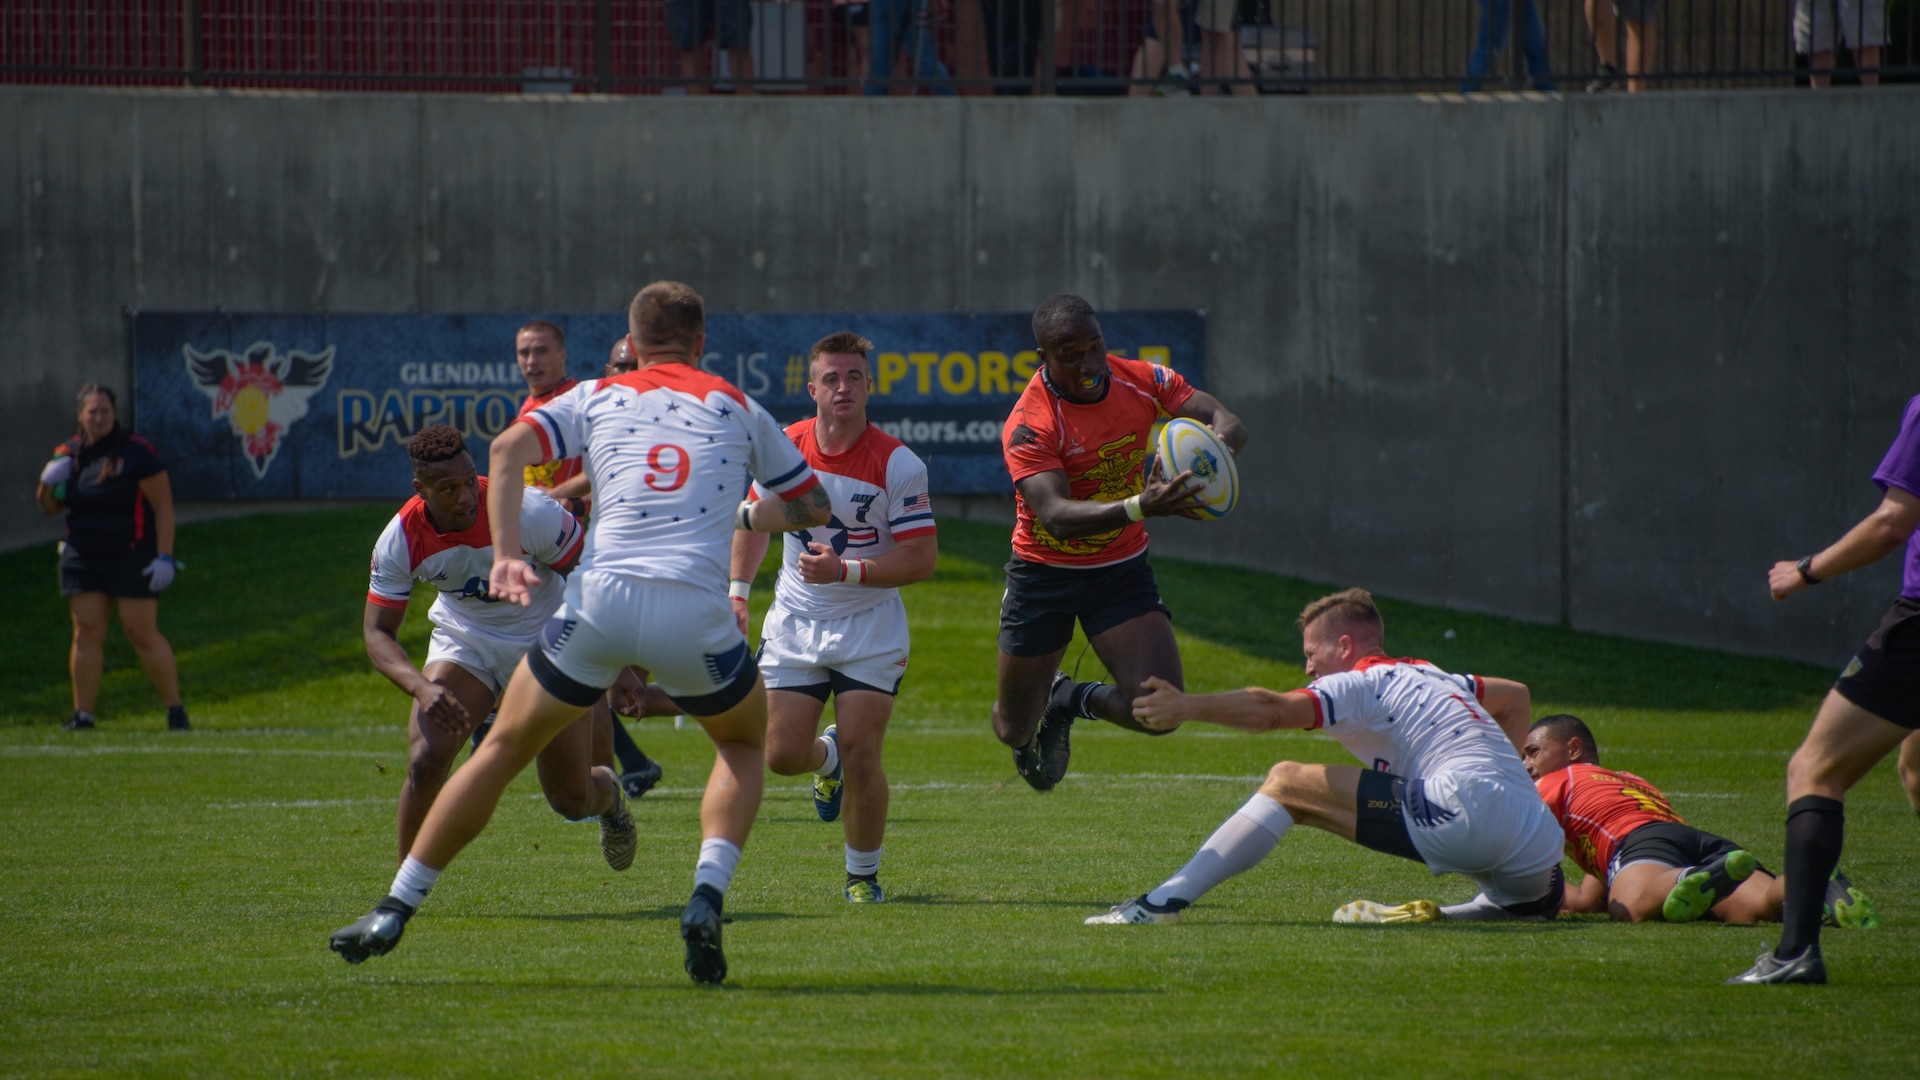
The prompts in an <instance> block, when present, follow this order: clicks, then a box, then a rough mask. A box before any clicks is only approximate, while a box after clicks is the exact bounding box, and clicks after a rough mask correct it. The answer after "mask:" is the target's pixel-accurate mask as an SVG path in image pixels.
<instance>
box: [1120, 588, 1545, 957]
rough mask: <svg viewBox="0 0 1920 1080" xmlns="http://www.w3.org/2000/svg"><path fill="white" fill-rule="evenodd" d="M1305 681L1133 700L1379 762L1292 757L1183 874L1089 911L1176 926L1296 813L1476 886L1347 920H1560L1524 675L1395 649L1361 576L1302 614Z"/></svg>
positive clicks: (1350, 911)
mask: <svg viewBox="0 0 1920 1080" xmlns="http://www.w3.org/2000/svg"><path fill="white" fill-rule="evenodd" d="M1299 627H1300V638H1301V645H1302V649H1303V651H1304V652H1305V653H1306V658H1307V664H1306V667H1307V675H1308V677H1309V678H1311V679H1312V680H1313V681H1312V682H1310V683H1309V684H1308V685H1307V686H1306V688H1305V689H1302V690H1293V691H1288V692H1286V693H1275V692H1274V691H1272V690H1263V689H1261V688H1259V687H1249V688H1248V689H1245V690H1235V691H1232V692H1229V693H1224V694H1187V693H1182V692H1181V691H1179V690H1177V689H1175V688H1174V687H1173V686H1171V685H1170V684H1168V683H1167V682H1166V681H1165V680H1162V679H1157V678H1156V679H1150V680H1148V683H1149V691H1150V692H1149V693H1147V694H1146V695H1144V696H1142V697H1140V698H1139V699H1138V700H1136V701H1135V702H1134V703H1133V711H1134V715H1135V716H1136V717H1138V718H1139V719H1140V722H1141V723H1142V724H1144V725H1145V726H1146V727H1148V728H1150V729H1154V730H1165V729H1169V728H1172V727H1174V726H1175V725H1177V724H1181V723H1185V722H1187V721H1190V720H1203V721H1206V722H1207V723H1212V724H1221V725H1223V726H1226V727H1231V728H1238V729H1239V730H1241V731H1256V732H1257V731H1273V730H1275V729H1280V728H1291V729H1293V730H1297V731H1319V730H1324V731H1326V732H1327V734H1329V735H1332V736H1333V737H1334V738H1335V739H1338V740H1339V741H1340V743H1341V745H1343V746H1345V747H1346V748H1347V749H1348V750H1350V751H1352V752H1353V755H1354V756H1355V757H1357V758H1359V759H1360V760H1362V761H1368V762H1371V763H1372V767H1371V768H1360V767H1357V766H1353V765H1303V764H1300V763H1298V762H1292V761H1283V762H1281V763H1279V764H1278V765H1275V766H1274V767H1273V769H1272V770H1271V771H1269V772H1268V773H1267V779H1266V782H1265V783H1263V784H1261V785H1260V790H1259V791H1258V792H1257V793H1255V795H1254V796H1253V798H1251V799H1248V800H1247V802H1246V805H1244V806H1242V807H1241V808H1240V809H1239V810H1238V811H1237V812H1236V813H1235V814H1234V815H1233V816H1232V817H1230V818H1228V819H1227V820H1226V822H1225V823H1224V824H1222V825H1221V826H1220V828H1219V829H1217V830H1215V831H1214V834H1213V835H1212V836H1210V837H1208V838H1207V842H1206V843H1205V844H1203V845H1201V847H1200V850H1199V852H1198V853H1196V854H1195V855H1194V856H1193V858H1192V859H1190V860H1188V862H1187V865H1185V866H1183V867H1181V868H1180V872H1179V873H1177V874H1175V875H1173V876H1172V877H1170V878H1168V879H1167V880H1166V881H1164V882H1162V883H1161V884H1160V885H1159V886H1157V887H1155V888H1154V889H1152V890H1151V891H1149V892H1147V893H1145V894H1144V895H1141V896H1138V897H1135V898H1134V899H1131V900H1128V901H1126V902H1124V903H1121V904H1118V905H1116V906H1115V907H1114V908H1113V909H1112V910H1111V911H1108V912H1107V913H1106V914H1104V915H1095V916H1092V917H1091V918H1089V919H1087V920H1086V921H1087V922H1088V923H1172V922H1179V921H1180V912H1181V910H1182V909H1184V908H1185V907H1187V905H1189V904H1191V903H1193V902H1194V901H1195V900H1198V899H1199V898H1200V897H1201V896H1203V895H1204V894H1205V893H1206V892H1207V890H1209V889H1211V888H1213V887H1214V886H1215V885H1218V884H1220V883H1221V882H1222V881H1225V880H1226V879H1227V878H1229V877H1232V876H1233V875H1235V874H1238V873H1240V872H1242V871H1244V870H1248V869H1251V868H1252V867H1253V866H1254V865H1255V864H1256V863H1258V862H1259V861H1260V860H1261V859H1264V858H1266V856H1267V853H1268V852H1270V851H1272V850H1273V848H1274V845H1276V844H1278V843H1279V842H1280V840H1281V838H1283V837H1285V836H1286V835H1287V830H1289V829H1291V828H1292V827H1293V826H1294V825H1295V824H1300V825H1311V826H1313V827H1314V828H1316V829H1324V830H1326V831H1327V832H1330V833H1333V834H1334V835H1335V836H1339V837H1342V838H1343V839H1347V840H1351V841H1353V842H1355V843H1357V844H1360V845H1362V846H1363V847H1369V848H1372V849H1373V850H1375V851H1380V852H1385V853H1386V854H1388V855H1398V856H1400V857H1401V858H1403V859H1412V860H1414V861H1415V862H1420V863H1424V864H1425V865H1426V866H1427V868H1428V869H1429V870H1431V871H1433V872H1434V873H1435V874H1445V873H1457V874H1464V875H1466V876H1467V877H1468V878H1470V879H1472V881H1473V882H1474V883H1475V884H1476V885H1478V886H1479V887H1480V894H1479V895H1477V896H1475V897H1474V898H1473V899H1472V900H1469V901H1467V902H1466V903H1463V904H1454V905H1452V906H1449V907H1445V908H1440V907H1436V906H1435V905H1434V904H1433V903H1432V902H1430V901H1426V900H1416V901H1414V902H1412V903H1411V904H1402V905H1400V906H1398V907H1386V906H1384V905H1381V904H1375V903H1373V902H1372V901H1368V900H1356V901H1354V902H1353V903H1351V904H1348V905H1347V906H1345V907H1343V908H1341V909H1340V911H1339V912H1338V913H1336V914H1335V916H1334V918H1335V921H1338V922H1430V921H1432V920H1435V919H1440V918H1449V919H1472V920H1486V919H1536V920H1538V919H1551V918H1553V917H1554V916H1555V915H1557V914H1559V912H1560V901H1561V893H1562V890H1563V888H1564V882H1563V881H1562V878H1561V876H1560V848H1561V842H1562V837H1561V833H1560V826H1559V825H1558V824H1556V823H1555V822H1554V820H1553V815H1552V814H1549V813H1547V808H1546V806H1544V805H1543V804H1542V803H1541V802H1540V796H1539V795H1538V794H1537V793H1536V792H1535V791H1534V788H1533V782H1532V780H1531V779H1530V778H1529V777H1528V776H1527V771H1526V769H1525V768H1524V767H1523V766H1522V765H1521V764H1520V755H1519V753H1518V751H1517V750H1516V747H1518V746H1519V744H1520V742H1521V741H1522V739H1523V738H1524V737H1525V734H1526V730H1527V719H1528V709H1529V708H1530V704H1529V699H1528V695H1527V688H1526V687H1525V686H1523V685H1521V684H1520V683H1517V682H1510V681H1508V680H1505V679H1483V678H1480V677H1479V676H1476V675H1452V674H1448V673H1447V672H1445V671H1442V670H1440V669H1439V668H1437V667H1434V666H1433V665H1432V664H1429V663H1427V662H1425V661H1423V660H1409V659H1401V660H1395V659H1392V658H1390V657H1389V656H1388V655H1387V652H1386V647H1385V644H1384V642H1385V638H1386V628H1385V624H1384V623H1383V622H1382V620H1381V618H1380V611H1379V609H1378V608H1376V607H1375V606H1374V603H1373V597H1372V596H1370V595H1369V594H1368V593H1367V591H1366V590H1365V589H1348V590H1346V591H1344V592H1337V593H1334V594H1332V595H1331V596H1323V597H1321V598H1320V599H1318V600H1315V601H1314V602H1313V603H1311V604H1308V605H1307V607H1306V610H1304V611H1302V612H1301V613H1300V619H1299Z"/></svg>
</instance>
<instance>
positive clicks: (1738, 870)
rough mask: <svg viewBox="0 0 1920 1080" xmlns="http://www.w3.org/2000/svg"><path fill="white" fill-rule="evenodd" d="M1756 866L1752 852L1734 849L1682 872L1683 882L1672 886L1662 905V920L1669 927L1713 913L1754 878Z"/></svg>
mask: <svg viewBox="0 0 1920 1080" xmlns="http://www.w3.org/2000/svg"><path fill="white" fill-rule="evenodd" d="M1756 865H1757V863H1756V862H1755V861H1754V858H1753V853H1752V852H1749V851H1744V850H1742V849H1740V848H1734V849H1733V850H1732V851H1729V852H1727V853H1726V854H1725V855H1719V856H1716V857H1714V858H1712V859H1709V860H1707V861H1706V862H1703V863H1701V864H1700V865H1699V866H1690V867H1688V868H1686V869H1685V870H1683V871H1681V872H1680V880H1678V881H1676V882H1674V883H1673V890H1672V891H1671V892H1669V893H1667V898H1666V900H1664V901H1662V902H1661V904H1660V917H1661V918H1663V919H1665V920H1667V921H1668V922H1670V923H1683V922H1693V921H1694V920H1695V919H1698V918H1700V917H1701V916H1703V915H1705V914H1706V913H1707V912H1709V911H1712V910H1713V905H1715V904H1717V903H1719V902H1720V901H1722V900H1725V899H1726V898H1727V897H1729V896H1732V895H1733V890H1735V889H1737V888H1739V887H1740V883H1741V882H1743V881H1745V880H1747V878H1749V877H1751V876H1752V875H1753V870H1754V867H1755V866H1756Z"/></svg>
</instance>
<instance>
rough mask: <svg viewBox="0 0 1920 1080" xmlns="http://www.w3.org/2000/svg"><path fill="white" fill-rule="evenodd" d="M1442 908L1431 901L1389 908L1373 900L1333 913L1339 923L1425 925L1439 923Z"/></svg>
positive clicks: (1413, 901) (1411, 902)
mask: <svg viewBox="0 0 1920 1080" xmlns="http://www.w3.org/2000/svg"><path fill="white" fill-rule="evenodd" d="M1442 917H1443V916H1442V915H1441V914H1440V906H1439V905H1438V904H1435V903H1434V902H1433V901H1431V900H1409V901H1407V902H1406V903H1404V904H1396V905H1394V906H1392V907H1388V906H1387V905H1385V904H1376V903H1374V902H1373V901H1371V900H1355V901H1354V902H1353V903H1351V904H1347V905H1345V906H1344V907H1342V908H1341V909H1340V910H1339V911H1336V912H1334V913H1333V921H1334V922H1337V923H1423V922H1439V921H1440V920H1441V918H1442Z"/></svg>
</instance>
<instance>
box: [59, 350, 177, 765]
mask: <svg viewBox="0 0 1920 1080" xmlns="http://www.w3.org/2000/svg"><path fill="white" fill-rule="evenodd" d="M79 405H80V433H79V434H78V435H75V436H74V437H73V438H71V439H68V440H67V441H66V442H64V443H61V444H60V446H59V447H58V448H56V449H55V450H54V456H53V460H52V461H49V462H47V465H46V468H45V469H43V470H41V473H40V487H39V489H38V491H37V492H35V495H36V497H37V498H38V499H39V500H40V508H41V509H42V510H45V511H46V512H47V513H49V514H55V513H58V512H59V511H60V510H61V508H62V507H64V508H65V509H66V511H67V539H66V543H64V544H62V545H61V550H60V592H61V595H63V596H65V597H66V598H67V607H68V609H69V611H71V613H72V615H73V650H72V652H71V653H70V654H69V656H68V667H69V669H70V670H71V671H72V673H73V715H72V716H71V717H69V718H68V720H67V722H66V724H65V725H64V726H65V728H66V730H68V731H82V730H85V729H87V728H91V727H93V705H94V699H95V698H96V697H97V696H98V695H99V693H100V673H101V667H102V662H103V660H104V659H105V649H106V641H107V624H108V623H109V622H110V621H111V619H112V617H113V609H114V607H115V606H116V605H117V606H118V607H119V609H120V629H121V630H123V631H125V633H126V635H127V641H128V643H129V644H131V645H132V646H133V651H134V652H135V653H136V654H138V655H139V657H140V666H141V668H142V669H144V670H145V671H146V673H147V678H148V679H149V680H151V681H152V683H153V688H154V689H155V690H157V691H159V692H160V699H161V700H162V701H163V702H165V703H166V706H167V729H168V730H170V731H185V730H187V710H186V709H185V708H183V707H182V706H181V704H180V676H179V673H178V671H177V670H176V669H175V667H174V663H173V646H171V645H169V644H167V639H166V638H165V637H162V636H161V634H160V624H159V612H160V602H159V601H158V600H157V599H156V597H157V596H159V594H160V592H161V590H163V589H165V588H166V587H167V586H168V585H170V584H172V583H173V574H174V570H175V566H174V562H173V488H172V487H171V486H170V485H169V484H168V482H167V469H166V465H165V464H164V463H162V462H161V460H160V454H159V452H158V451H156V450H155V449H154V448H153V444H152V443H149V442H148V441H147V440H145V439H143V438H141V437H140V436H138V435H134V434H132V433H131V432H129V431H127V430H126V429H125V428H123V427H121V426H120V424H119V421H118V420H117V419H116V416H115V410H114V405H115V401H114V396H113V391H111V390H109V389H107V388H106V387H104V386H100V385H98V384H95V383H88V384H86V385H85V386H82V387H81V388H80V396H79Z"/></svg>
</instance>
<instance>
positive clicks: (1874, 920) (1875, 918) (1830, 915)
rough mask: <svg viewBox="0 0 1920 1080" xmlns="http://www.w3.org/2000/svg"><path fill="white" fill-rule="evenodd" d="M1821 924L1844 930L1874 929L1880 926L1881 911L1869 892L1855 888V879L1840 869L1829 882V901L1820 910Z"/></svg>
mask: <svg viewBox="0 0 1920 1080" xmlns="http://www.w3.org/2000/svg"><path fill="white" fill-rule="evenodd" d="M1820 925H1822V926H1837V927H1840V928H1841V929H1843V930H1874V929H1878V928H1879V926H1880V912H1879V911H1877V910H1875V909H1874V906H1873V901H1871V900H1869V899H1867V894H1866V893H1863V892H1861V891H1860V890H1859V889H1856V888H1854V885H1853V880H1852V879H1851V878H1849V877H1847V875H1845V874H1843V873H1841V872H1840V871H1839V870H1837V869H1836V870H1835V871H1834V872H1833V878H1832V879H1831V880H1829V881H1828V882H1827V902H1826V904H1825V905H1824V906H1823V907H1822V908H1821V911H1820Z"/></svg>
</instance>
